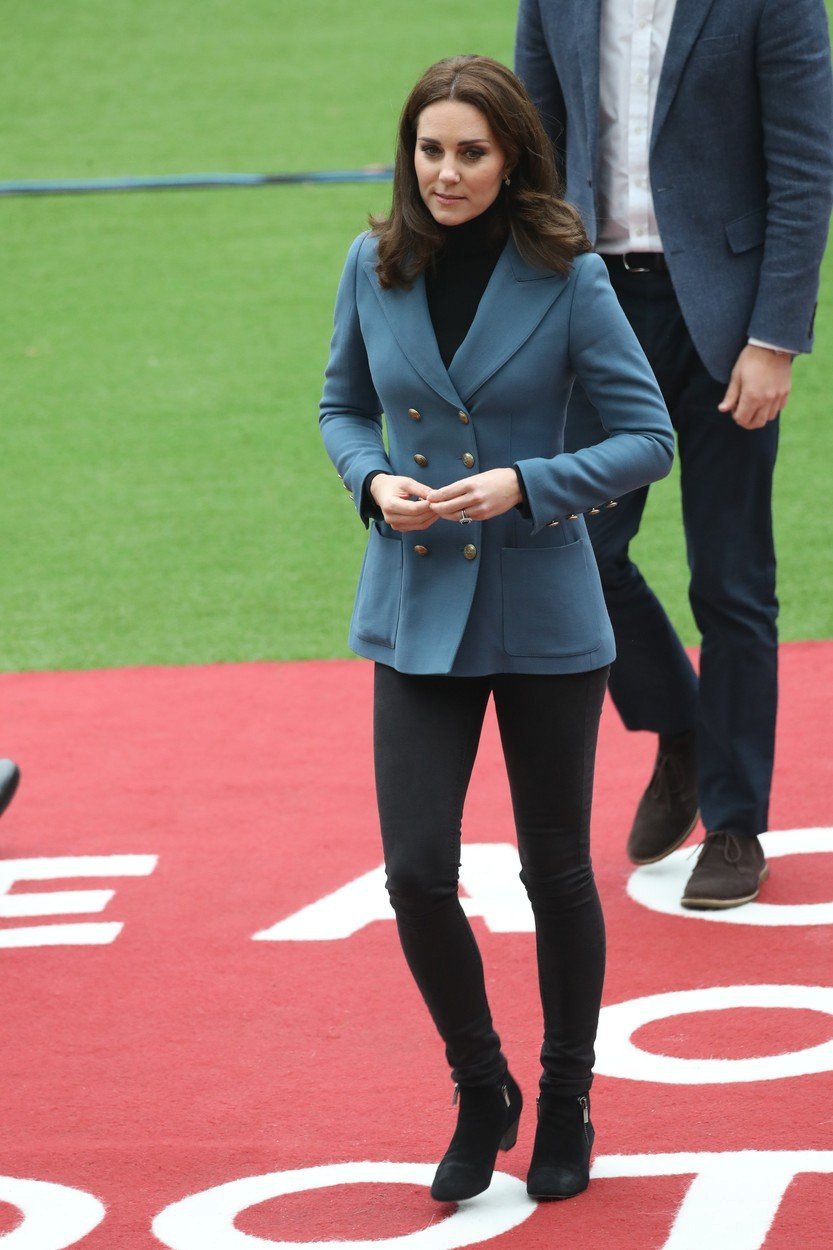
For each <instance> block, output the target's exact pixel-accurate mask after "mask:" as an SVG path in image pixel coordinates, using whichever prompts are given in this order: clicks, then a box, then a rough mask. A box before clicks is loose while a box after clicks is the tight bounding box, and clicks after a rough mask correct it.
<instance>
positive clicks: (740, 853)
mask: <svg viewBox="0 0 833 1250" xmlns="http://www.w3.org/2000/svg"><path fill="white" fill-rule="evenodd" d="M768 876H769V868H768V867H767V862H766V860H765V859H764V852H763V847H762V846H761V844H760V842H759V841H758V839H757V838H755V837H751V838H750V837H746V836H744V835H743V834H740V833H733V832H732V830H731V829H715V830H714V832H713V833H707V834H706V837H705V840H704V842H703V845H702V846H701V847H700V854H699V855H698V856H697V863H696V864H695V865H694V871H693V872H692V874H691V876H690V877H689V879H688V885H687V886H686V888H685V890H684V891H683V897H682V898H681V899H680V902H681V903H682V905H683V907H691V908H694V909H695V910H699V911H718V910H720V909H721V908H724V907H740V905H741V904H742V903H751V902H752V900H753V899H754V898H757V897H758V891H759V889H760V888H761V882H762V881H765V880H766V879H767V877H768Z"/></svg>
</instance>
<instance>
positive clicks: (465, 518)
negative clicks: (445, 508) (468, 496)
mask: <svg viewBox="0 0 833 1250" xmlns="http://www.w3.org/2000/svg"><path fill="white" fill-rule="evenodd" d="M471 522H472V518H471V517H470V516H466V510H465V508H461V509H460V524H461V525H471Z"/></svg>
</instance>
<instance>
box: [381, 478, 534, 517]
mask: <svg viewBox="0 0 833 1250" xmlns="http://www.w3.org/2000/svg"><path fill="white" fill-rule="evenodd" d="M377 480H378V479H377ZM374 484H375V483H374ZM521 498H522V496H521V490H520V487H519V486H518V475H517V473H516V472H515V470H514V469H488V470H487V472H485V473H475V474H474V476H473V477H467V478H465V479H464V480H462V481H460V482H452V483H451V484H450V485H449V486H443V488H442V489H441V490H432V491H429V492H428V494H427V495H426V499H427V500H428V504H429V506H430V507H431V509H432V510H433V512H434V514H435V515H436V516H438V517H440V516H441V517H445V519H446V520H447V521H459V520H460V513H461V512H462V511H463V510H464V509H465V513H466V516H467V517H471V519H472V521H488V520H489V519H490V517H494V516H500V515H501V514H502V513H503V512H508V511H509V509H510V508H514V507H515V505H516V504H519V503H520V502H521Z"/></svg>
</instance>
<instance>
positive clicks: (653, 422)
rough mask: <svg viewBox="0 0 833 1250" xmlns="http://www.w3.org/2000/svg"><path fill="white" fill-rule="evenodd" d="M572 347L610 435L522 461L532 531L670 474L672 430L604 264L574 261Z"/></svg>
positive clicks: (590, 258)
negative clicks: (576, 447)
mask: <svg viewBox="0 0 833 1250" xmlns="http://www.w3.org/2000/svg"><path fill="white" fill-rule="evenodd" d="M574 271H575V274H574V283H575V284H574V290H573V300H572V306H571V310H570V328H569V336H570V341H569V352H570V361H571V364H572V367H573V369H574V371H575V375H576V377H577V379H578V381H579V382H580V383H581V385H582V386H583V387H584V390H585V392H586V393H587V397H588V398H589V400H590V402H591V403H592V404H593V405H594V407H595V408H596V409H597V411H598V414H599V417H600V419H601V422H602V425H603V426H604V428H605V430H606V431H607V434H608V435H609V437H608V438H606V439H604V441H602V442H600V443H597V444H595V445H594V446H592V447H583V448H582V449H581V450H580V451H575V452H561V453H560V454H558V455H556V456H553V457H551V458H545V457H540V458H534V459H530V460H521V461H519V462H518V468H519V470H520V472H521V475H522V477H523V480H524V485H525V486H526V494H527V499H528V501H529V507H530V511H531V513H532V521H533V533H537V532H538V530H540V529H543V527H544V526H545V525H548V524H549V523H550V522H551V521H554V520H560V519H562V518H563V517H565V516H568V515H570V514H571V513H575V512H586V511H588V510H589V509H590V508H594V507H600V506H601V505H602V504H604V503H606V502H607V501H609V500H615V499H616V497H617V496H619V495H624V494H627V492H628V491H632V490H636V488H637V487H639V486H645V485H647V483H649V482H655V481H657V480H658V479H659V478H662V477H665V476H666V474H667V473H668V471H669V470H670V468H671V464H672V462H673V459H674V431H673V428H672V426H671V420H670V418H669V416H668V410H667V408H666V406H665V401H664V400H663V398H662V394H661V392H660V389H659V386H658V384H657V381H656V378H655V377H654V375H653V373H652V371H651V367H650V365H649V364H648V361H647V360H646V358H645V354H644V352H643V351H642V348H641V347H640V346H639V342H638V340H637V338H636V335H635V334H634V332H633V330H632V329H631V326H630V324H629V322H628V320H627V318H626V317H625V314H624V313H623V312H622V309H621V307H620V305H619V301H618V300H617V298H616V296H615V294H614V292H613V288H612V287H611V285H610V279H609V278H608V276H607V269H606V267H605V263H604V261H603V260H602V259H601V257H600V256H597V255H596V254H595V253H594V252H590V253H587V254H585V255H583V256H580V257H577V258H576V260H575V261H574Z"/></svg>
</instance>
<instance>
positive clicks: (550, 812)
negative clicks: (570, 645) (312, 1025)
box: [374, 664, 607, 1094]
mask: <svg viewBox="0 0 833 1250" xmlns="http://www.w3.org/2000/svg"><path fill="white" fill-rule="evenodd" d="M606 680H607V669H606V668H605V669H597V670H596V671H594V672H590V673H578V674H570V675H567V676H531V675H529V676H527V675H518V674H503V675H494V676H489V677H414V676H410V675H407V674H404V673H398V672H396V671H395V670H394V669H392V668H389V667H387V666H386V665H383V664H377V665H376V678H375V706H374V742H375V761H376V791H377V797H378V802H379V816H380V820H381V827H382V841H383V845H384V852H385V867H386V869H387V887H388V891H389V894H390V900H391V904H392V906H393V909H394V911H395V913H396V921H397V928H398V931H399V937H400V940H401V943H402V949H403V951H404V952H405V958H406V960H407V961H408V965H409V967H410V970H411V973H412V974H413V977H414V980H415V981H416V983H417V986H418V987H419V990H420V992H421V993H422V996H423V998H424V999H425V1003H426V1005H427V1007H428V1010H429V1011H430V1013H431V1016H432V1018H433V1020H434V1023H435V1025H436V1026H437V1030H438V1031H439V1033H440V1036H441V1037H442V1039H443V1041H444V1042H445V1047H446V1056H447V1058H448V1062H449V1064H450V1066H451V1068H452V1075H453V1077H454V1079H455V1081H457V1082H458V1083H460V1084H463V1085H476V1084H482V1083H487V1082H497V1081H499V1080H500V1079H501V1077H502V1076H503V1073H504V1072H505V1070H506V1060H505V1058H504V1057H503V1054H502V1053H501V1048H500V1039H499V1038H498V1035H497V1033H496V1032H495V1029H494V1026H493V1024H492V1016H491V1012H490V1010H489V1004H488V1000H487V998H486V988H485V984H484V979H483V964H482V962H481V958H480V952H479V950H478V948H477V943H476V941H475V938H474V934H473V932H472V929H471V926H470V924H469V922H468V919H467V918H466V915H465V913H464V912H463V909H462V907H461V905H460V901H459V898H458V895H457V880H458V869H459V865H460V825H461V820H462V814H463V802H464V799H465V796H466V790H467V788H468V783H469V779H470V777H471V771H472V767H473V765H474V759H475V755H476V754H477V746H478V742H479V740H480V731H481V727H482V725H483V717H484V715H485V711H486V705H487V703H488V699H489V695H490V693H491V694H492V695H493V697H494V701H495V709H496V712H497V718H498V725H499V727H500V735H501V742H502V745H503V753H504V758H505V760H506V768H507V772H508V775H509V785H510V790H511V795H512V805H513V811H514V817H515V826H516V830H517V837H518V850H519V853H520V861H521V868H522V871H521V880H522V881H523V883H524V886H525V887H526V891H527V894H528V895H529V899H530V901H531V903H532V910H533V913H534V916H535V929H536V947H537V955H538V974H539V984H540V989H541V1001H542V1004H543V1009H544V1042H543V1048H542V1051H541V1062H542V1065H543V1069H544V1075H543V1078H542V1083H545V1084H547V1085H550V1086H553V1087H555V1088H558V1089H559V1090H561V1091H562V1092H563V1093H565V1094H571V1093H572V1094H581V1093H584V1092H585V1091H586V1090H587V1089H589V1087H590V1083H591V1081H592V1069H593V1061H594V1054H593V1045H594V1042H595V1037H596V1027H597V1025H598V1018H599V1007H600V1003H601V994H602V982H603V980H604V956H605V944H604V921H603V918H602V911H601V905H600V903H599V896H598V893H597V891H596V884H595V881H594V878H593V868H592V865H591V862H590V805H591V799H592V789H593V768H594V761H595V753H596V738H597V734H598V725H599V716H600V713H601V707H602V700H603V698H604V690H605V685H606Z"/></svg>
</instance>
